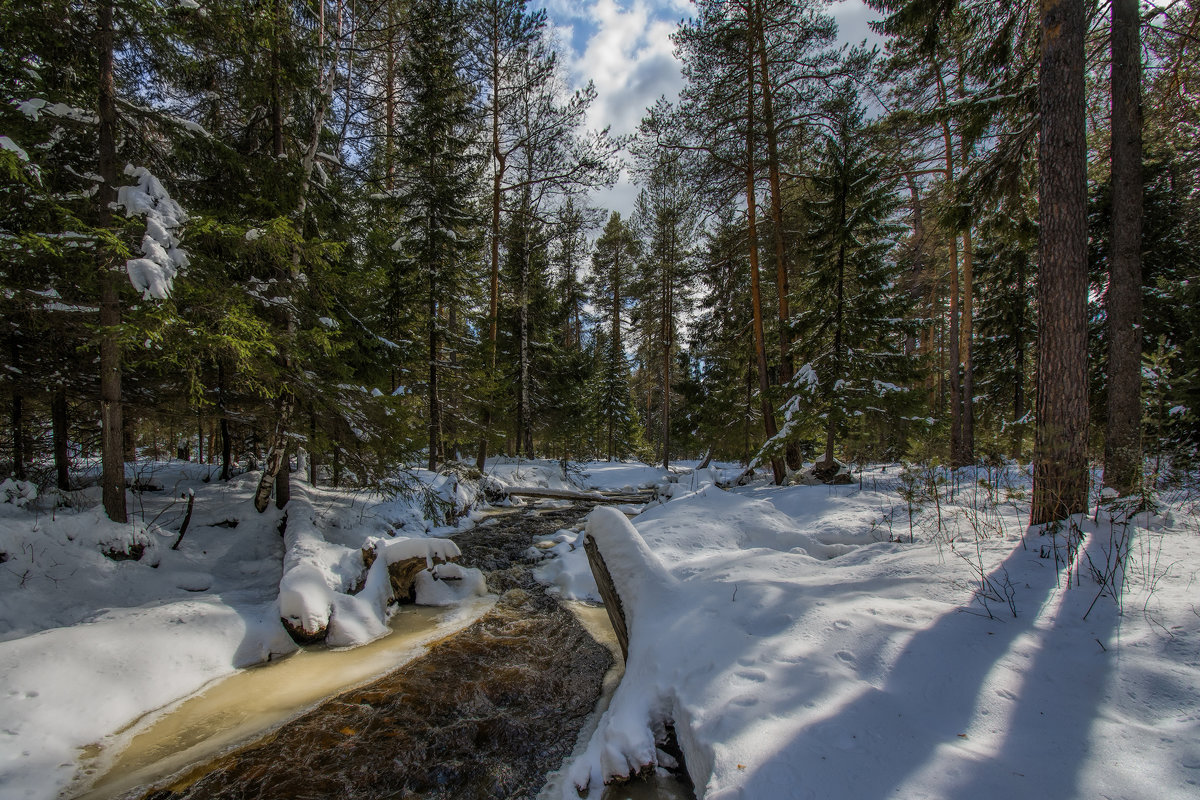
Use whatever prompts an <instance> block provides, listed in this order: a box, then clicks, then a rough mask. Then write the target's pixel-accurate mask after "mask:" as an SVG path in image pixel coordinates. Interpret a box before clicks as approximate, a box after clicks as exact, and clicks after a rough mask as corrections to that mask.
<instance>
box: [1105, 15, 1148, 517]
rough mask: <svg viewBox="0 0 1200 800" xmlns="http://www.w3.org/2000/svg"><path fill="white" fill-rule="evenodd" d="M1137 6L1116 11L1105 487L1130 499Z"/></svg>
mask: <svg viewBox="0 0 1200 800" xmlns="http://www.w3.org/2000/svg"><path fill="white" fill-rule="evenodd" d="M1138 22H1139V20H1138V2H1137V0H1113V3H1112V256H1111V259H1112V260H1111V264H1110V267H1109V279H1108V292H1107V294H1106V295H1105V301H1104V305H1105V311H1106V313H1107V315H1108V409H1107V425H1106V431H1105V437H1104V485H1105V486H1110V487H1112V488H1113V489H1116V490H1117V491H1118V492H1119V493H1120V494H1122V495H1126V494H1130V493H1131V492H1133V491H1135V490H1136V489H1137V487H1138V484H1139V483H1140V479H1141V474H1142V397H1141V395H1142V374H1141V366H1142V110H1141V77H1142V64H1141V43H1140V41H1139V35H1138Z"/></svg>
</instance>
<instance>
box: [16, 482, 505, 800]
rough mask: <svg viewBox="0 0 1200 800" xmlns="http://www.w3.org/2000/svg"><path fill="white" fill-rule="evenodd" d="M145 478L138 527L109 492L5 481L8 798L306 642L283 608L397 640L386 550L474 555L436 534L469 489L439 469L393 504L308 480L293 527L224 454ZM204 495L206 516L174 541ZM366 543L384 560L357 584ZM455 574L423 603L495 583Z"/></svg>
mask: <svg viewBox="0 0 1200 800" xmlns="http://www.w3.org/2000/svg"><path fill="white" fill-rule="evenodd" d="M129 477H130V478H131V479H137V480H138V481H140V482H145V483H150V484H152V485H153V486H155V487H156V490H155V491H147V492H143V493H136V494H135V493H131V494H130V498H131V502H130V510H131V520H132V522H131V523H130V524H127V525H116V524H114V523H112V522H110V521H109V520H108V519H107V517H106V516H105V515H104V513H103V511H102V510H101V509H100V508H98V507H97V506H96V505H95V504H96V502H97V501H98V496H96V492H97V490H95V489H91V490H87V491H83V492H75V493H70V494H69V495H68V496H66V497H63V496H60V495H58V494H57V493H55V494H54V495H52V496H44V497H40V498H32V499H29V498H26V497H22V496H21V493H20V491H19V487H17V486H15V485H14V484H11V483H10V484H8V486H9V490H8V492H7V493H4V494H0V500H5V499H6V498H9V499H10V500H11V502H0V554H2V555H0V561H2V562H3V563H0V702H3V706H4V712H3V714H2V715H0V720H2V721H0V797H3V798H5V800H8V798H53V797H55V796H56V795H57V794H58V793H59V792H60V791H61V790H62V789H63V788H64V787H66V786H68V784H69V783H70V781H71V779H72V776H73V774H74V773H75V770H76V766H77V762H78V759H79V756H80V748H82V747H85V746H86V745H89V744H93V743H97V742H102V741H103V740H104V739H105V737H108V736H110V735H112V734H113V733H115V732H116V731H118V730H120V729H122V728H123V727H125V726H127V725H129V724H130V723H132V722H134V721H135V720H141V721H142V722H147V721H148V718H146V719H142V718H143V717H145V716H146V715H153V712H155V711H156V710H159V709H162V708H164V707H167V706H170V705H173V704H174V703H175V702H176V701H178V700H180V699H181V698H184V697H186V696H188V695H191V694H193V693H195V692H197V691H199V690H201V689H202V688H203V687H205V686H207V685H209V684H210V683H212V682H213V681H215V680H219V679H221V678H223V677H225V676H227V675H229V674H230V673H232V672H234V671H235V670H237V669H239V668H242V667H246V666H250V665H253V664H258V663H261V662H263V661H267V660H270V659H271V658H273V657H278V656H281V655H285V654H289V653H292V652H294V651H295V650H296V645H295V644H294V643H293V641H292V639H291V637H290V636H289V635H288V634H287V632H286V631H285V630H284V628H283V627H282V625H281V624H280V618H281V617H290V616H305V615H309V614H314V613H315V614H321V613H323V614H324V619H323V620H321V623H322V624H328V627H329V638H328V640H327V641H328V643H330V644H336V645H355V644H362V643H365V642H366V641H369V640H371V639H373V638H376V637H378V636H381V635H384V634H385V633H386V632H387V628H386V626H385V625H384V621H385V619H386V616H387V613H388V609H387V604H386V600H387V575H386V570H385V567H386V565H387V562H388V561H394V560H397V559H399V558H407V557H411V556H414V555H419V556H426V555H430V556H433V555H439V554H445V553H446V551H447V550H450V551H452V552H457V549H456V548H454V545H453V543H452V542H445V541H444V540H441V539H437V538H426V537H428V536H438V535H440V534H444V533H447V532H450V531H452V530H453V529H452V528H444V527H443V528H438V527H436V525H435V524H434V522H433V521H432V520H430V519H429V518H428V516H427V515H426V506H427V505H428V501H429V500H430V498H431V497H432V498H440V499H441V500H442V501H444V502H447V503H451V504H453V503H454V502H455V501H456V499H457V501H458V502H459V503H460V505H461V504H463V503H466V502H468V501H469V499H470V498H467V497H458V489H459V487H458V486H457V485H456V484H455V483H454V482H453V481H452V480H448V479H447V478H445V477H437V476H431V475H424V476H422V475H420V474H418V476H417V477H418V480H422V479H423V485H424V488H425V489H426V490H427V491H425V492H419V493H418V494H416V495H406V496H401V497H399V498H397V499H396V500H393V501H387V502H381V501H380V499H379V498H378V497H371V496H368V495H366V494H354V493H347V492H339V491H333V490H329V489H322V488H312V487H309V486H307V485H305V484H303V483H301V482H298V481H294V482H293V500H292V502H291V503H290V504H289V506H288V509H287V517H288V520H287V521H288V524H287V528H286V532H287V535H286V539H285V538H284V537H281V536H280V535H279V529H280V524H281V522H282V521H283V519H284V516H285V515H284V512H281V511H278V510H276V509H275V508H274V506H273V505H272V506H271V507H269V508H268V510H267V511H266V512H265V513H263V514H258V513H256V512H255V511H254V508H253V505H252V502H251V497H252V495H253V492H254V489H255V485H256V482H257V478H258V474H257V473H254V474H247V475H242V476H239V477H236V478H234V479H232V480H231V481H229V482H227V483H222V482H220V481H219V480H216V479H215V478H214V477H212V470H211V469H210V468H208V467H205V466H202V465H197V464H191V463H188V462H171V463H142V464H139V465H137V466H136V467H134V466H131V467H130V468H129ZM189 492H193V493H194V494H195V497H196V500H195V505H194V511H193V516H192V519H191V522H190V525H189V527H188V529H187V532H186V535H185V536H184V538H183V540H182V542H181V543H180V547H179V549H178V550H172V549H171V545H172V543H173V542H174V540H175V538H176V536H177V531H178V530H179V527H180V525H181V523H182V521H183V516H184V513H185V509H186V500H185V497H186V495H187V493H189ZM63 502H67V503H69V505H67V506H63V505H61V504H62V503H63ZM460 510H461V509H460ZM471 524H473V523H472V522H471V521H470V519H469V517H467V518H464V519H463V520H462V521H461V525H462V526H469V525H471ZM285 544H286V545H287V547H288V552H287V553H286V554H285ZM131 545H138V546H140V547H142V548H144V549H143V553H142V557H141V559H140V560H123V561H114V560H113V559H111V558H109V557H107V556H106V555H104V552H105V551H128V550H129V548H130V546H131ZM364 545H374V546H375V548H376V550H377V552H378V553H379V554H380V555H381V557H379V558H377V559H376V563H375V564H374V565H373V569H372V570H370V571H368V572H367V574H366V575H365V578H366V580H365V585H363V587H362V591H360V592H358V593H357V594H353V595H352V594H350V593H349V592H350V590H351V587H352V585H353V584H354V583H355V582H356V581H357V580H360V579H361V578H362V577H363V576H362V575H361V573H363V559H362V555H361V552H362V548H363V547H364ZM285 566H286V567H287V573H286V574H285ZM443 569H445V570H448V571H452V572H455V577H465V578H466V579H465V580H461V581H456V582H453V583H454V586H455V587H456V588H453V589H452V588H449V584H448V583H447V582H446V581H439V582H436V583H434V584H433V585H428V586H424V588H423V585H424V584H428V583H429V582H428V581H422V580H420V579H418V587H417V593H418V597H417V599H418V602H423V603H427V604H436V605H445V604H450V603H455V602H458V601H460V600H463V599H466V597H468V596H472V595H475V594H478V593H479V592H481V591H482V590H483V585H482V579H481V578H480V577H479V575H478V573H477V572H476V571H474V570H456V569H455V566H454V565H449V566H448V567H445V568H443ZM354 588H357V587H354ZM480 613H482V609H481V610H480ZM331 617H332V619H331Z"/></svg>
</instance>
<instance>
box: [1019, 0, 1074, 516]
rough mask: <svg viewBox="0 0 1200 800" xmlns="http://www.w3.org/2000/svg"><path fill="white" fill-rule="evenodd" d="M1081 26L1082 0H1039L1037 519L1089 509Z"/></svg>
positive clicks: (1035, 468)
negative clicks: (1040, 15) (1040, 32)
mask: <svg viewBox="0 0 1200 800" xmlns="http://www.w3.org/2000/svg"><path fill="white" fill-rule="evenodd" d="M1084 28H1085V23H1084V4H1083V0H1043V2H1042V69H1041V77H1040V80H1039V90H1038V93H1039V101H1040V112H1041V140H1040V142H1039V144H1038V162H1039V174H1038V220H1039V231H1038V255H1039V265H1038V373H1037V434H1036V442H1035V464H1034V473H1033V506H1032V509H1031V511H1030V524H1031V525H1040V524H1044V523H1047V522H1050V521H1052V520H1056V519H1063V518H1065V517H1066V516H1068V515H1070V514H1079V513H1085V512H1086V511H1087V501H1088V473H1087V425H1088V407H1087V297H1088V275H1087V141H1086V138H1085V127H1084V100H1085V95H1084V78H1083V70H1084V46H1083V42H1084V33H1085V30H1084Z"/></svg>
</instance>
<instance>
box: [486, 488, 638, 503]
mask: <svg viewBox="0 0 1200 800" xmlns="http://www.w3.org/2000/svg"><path fill="white" fill-rule="evenodd" d="M497 494H500V495H502V496H504V495H507V496H509V497H532V498H535V499H539V500H580V501H583V502H586V503H649V502H650V501H652V500H654V498H655V493H654V491H653V490H652V489H647V490H645V491H638V492H601V491H591V492H581V491H574V490H571V489H547V488H545V487H542V486H508V487H505V488H504V489H501V490H498V491H497Z"/></svg>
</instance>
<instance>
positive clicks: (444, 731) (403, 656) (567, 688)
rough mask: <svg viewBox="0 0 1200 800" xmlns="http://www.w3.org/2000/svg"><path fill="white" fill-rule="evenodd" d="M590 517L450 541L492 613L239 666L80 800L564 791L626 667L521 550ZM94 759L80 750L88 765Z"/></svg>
mask: <svg viewBox="0 0 1200 800" xmlns="http://www.w3.org/2000/svg"><path fill="white" fill-rule="evenodd" d="M586 510H587V509H586V507H583V506H571V507H567V508H550V509H546V508H535V509H532V510H524V509H523V510H522V511H511V512H502V513H499V514H495V515H492V516H490V517H489V518H488V519H487V520H485V521H484V522H483V523H482V524H480V525H479V526H477V527H475V528H474V529H472V530H470V531H466V532H463V533H460V534H456V535H454V536H453V537H452V538H453V539H454V540H455V541H456V542H457V543H458V545H459V547H460V548H461V550H462V553H463V555H462V559H461V562H460V563H462V564H463V565H465V566H472V567H477V568H479V569H482V570H484V571H485V573H486V574H487V580H488V588H489V590H490V591H491V592H493V593H494V594H496V595H499V599H498V600H497V601H496V602H495V605H494V606H493V607H492V608H491V609H490V610H488V611H486V613H483V615H482V616H479V614H480V612H481V610H482V609H480V608H479V607H478V606H475V607H473V608H471V607H467V608H451V609H438V608H425V607H418V606H407V607H405V608H403V609H402V610H401V611H400V612H399V613H398V614H396V615H395V617H394V618H393V620H392V629H393V633H391V634H389V635H388V636H386V637H384V638H382V639H380V640H377V641H376V642H373V643H371V644H369V645H366V646H364V647H359V648H355V649H353V650H342V651H332V650H326V649H323V648H306V649H305V650H303V651H301V652H300V653H299V654H297V655H296V656H293V657H291V658H288V659H284V660H282V661H279V662H274V663H272V664H268V665H263V666H260V667H255V668H251V669H248V670H244V671H242V672H239V673H237V674H235V675H233V676H231V677H230V678H228V679H226V680H224V681H221V682H220V683H218V684H216V685H214V686H212V687H210V688H209V689H208V690H206V691H205V692H204V693H202V694H200V695H198V696H196V697H193V698H191V699H189V700H187V701H185V702H184V703H182V704H181V705H180V706H179V707H178V708H176V709H175V710H172V711H170V712H168V713H167V714H165V715H163V716H162V717H160V718H159V719H158V720H156V721H155V722H153V723H152V724H150V725H149V726H148V727H146V728H145V730H142V731H140V732H139V733H137V734H136V735H134V736H133V737H132V739H130V740H129V744H128V746H127V747H126V748H125V749H124V750H123V751H122V752H120V753H119V754H117V755H116V756H115V757H114V758H113V759H112V761H111V762H110V766H108V768H107V770H106V771H105V773H104V774H103V775H102V776H101V777H99V778H98V779H96V780H95V781H94V782H92V784H91V786H92V788H91V789H90V790H89V791H88V792H87V793H85V794H83V795H80V796H79V797H78V799H77V800H112V799H113V798H123V799H125V798H129V799H130V800H132V799H133V798H137V799H139V800H207V798H231V799H232V798H236V800H250V799H251V798H253V799H254V800H260V799H261V800H268V799H272V800H273V799H278V800H318V799H320V800H329V799H332V798H350V797H352V798H355V800H370V799H372V798H405V799H406V800H407V799H408V798H413V799H414V800H415V799H416V798H464V799H466V798H470V799H472V800H475V799H478V800H484V799H485V798H487V799H491V798H495V799H496V800H500V798H530V800H532V798H536V797H538V796H539V795H540V796H542V797H546V798H548V797H550V796H552V795H553V796H554V797H559V796H561V792H562V789H561V788H560V787H561V781H562V780H564V777H563V776H562V775H561V774H559V773H558V772H557V770H558V769H559V768H560V766H561V765H562V763H563V759H564V758H566V757H568V756H570V755H571V754H572V753H573V752H574V750H575V749H576V748H577V747H579V746H580V745H579V744H577V742H579V740H580V739H581V738H583V737H581V736H580V731H581V730H583V731H584V732H585V733H590V731H591V729H592V728H594V726H595V723H596V720H597V718H598V715H599V714H600V713H601V712H602V710H603V708H605V707H606V706H607V703H608V698H609V697H610V696H611V694H612V692H613V691H614V690H615V688H616V686H617V684H618V683H619V681H620V676H621V674H622V672H623V664H621V663H620V656H619V651H618V650H617V645H616V638H615V636H614V634H613V632H612V628H611V626H610V624H609V622H608V618H607V614H606V612H605V610H604V609H603V607H595V606H589V605H586V604H581V603H570V604H563V603H560V602H559V601H558V600H556V599H555V598H553V597H551V596H549V595H547V594H546V593H545V592H544V591H543V587H542V586H540V585H539V584H537V583H536V582H535V581H534V579H533V576H532V574H531V573H532V567H533V564H532V563H531V562H530V561H529V559H528V558H527V556H526V555H525V553H526V551H527V550H528V549H529V547H530V546H531V545H532V544H533V543H534V542H537V541H540V540H542V539H545V538H549V537H551V536H553V535H554V533H555V532H556V531H558V530H559V529H561V528H565V527H572V526H575V525H578V523H579V520H580V517H581V515H582V514H583V513H584V512H585V511H586ZM480 602H488V601H480ZM476 617H478V619H475V618H476ZM472 619H475V621H474V622H471V623H470V624H469V625H468V624H466V623H467V622H468V621H470V620H472ZM464 625H465V627H464ZM439 637H441V638H440V639H439ZM435 640H436V641H435ZM431 641H432V642H434V643H433V644H432V645H430V646H429V648H428V649H427V650H426V651H425V652H424V653H423V654H422V653H420V650H421V648H422V647H423V646H424V645H426V644H427V643H429V642H431ZM405 660H407V663H405V664H404V665H403V666H401V667H399V668H398V669H395V670H394V671H392V672H390V673H388V674H386V675H383V677H379V678H376V679H375V680H373V681H371V682H369V683H366V684H364V685H358V686H357V687H356V688H351V689H350V690H349V691H345V689H346V688H347V687H355V686H356V684H362V682H363V681H366V680H370V679H371V676H375V675H379V674H380V673H382V672H385V671H386V670H387V669H388V667H389V665H390V664H395V663H397V662H401V661H405ZM339 692H340V694H338V693H339ZM326 698H327V699H326ZM314 704H317V705H315V707H314ZM305 709H308V710H305ZM301 712H302V713H301ZM297 715H298V716H297ZM671 745H673V743H669V744H668V745H666V746H667V748H668V749H674V748H673V747H672V746H671ZM101 755H102V754H100V753H98V752H93V753H85V760H89V759H90V760H91V761H93V766H92V767H91V769H93V770H95V769H96V768H97V767H98V766H99V765H100V764H101V763H102V758H97V756H101ZM85 769H87V768H85ZM548 777H549V781H547V778H548ZM692 796H693V795H692V791H691V788H690V786H689V785H687V783H686V778H684V779H683V780H680V779H677V778H675V777H674V776H662V777H659V776H654V775H651V776H650V777H649V778H646V779H639V780H636V781H632V782H630V783H627V784H624V785H621V786H613V787H607V788H606V789H605V791H604V793H603V798H605V800H623V799H624V798H633V799H634V800H651V799H652V798H660V799H661V798H667V799H669V800H683V798H689V797H692Z"/></svg>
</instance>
